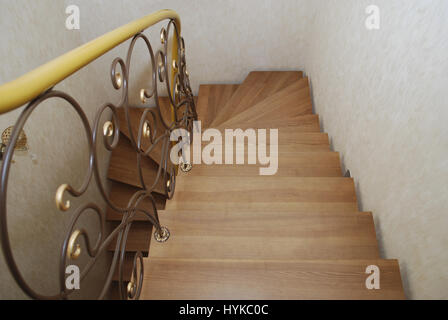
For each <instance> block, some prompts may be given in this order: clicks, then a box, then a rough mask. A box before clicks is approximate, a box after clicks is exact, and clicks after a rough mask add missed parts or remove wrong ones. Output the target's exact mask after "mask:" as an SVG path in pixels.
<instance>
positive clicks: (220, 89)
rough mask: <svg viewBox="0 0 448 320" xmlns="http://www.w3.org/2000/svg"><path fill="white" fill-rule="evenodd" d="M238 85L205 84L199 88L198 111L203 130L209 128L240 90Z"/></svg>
mask: <svg viewBox="0 0 448 320" xmlns="http://www.w3.org/2000/svg"><path fill="white" fill-rule="evenodd" d="M238 87H239V85H238V84H205V85H204V84H203V85H200V87H199V95H198V97H199V98H198V103H197V106H196V111H197V113H198V117H199V120H200V121H201V122H202V128H208V127H209V126H210V124H211V123H212V121H213V120H214V119H215V118H216V115H217V114H218V113H219V112H220V110H221V109H222V108H223V107H224V105H225V104H226V103H227V101H228V100H230V98H231V97H232V96H233V94H234V93H235V91H236V90H237V89H238Z"/></svg>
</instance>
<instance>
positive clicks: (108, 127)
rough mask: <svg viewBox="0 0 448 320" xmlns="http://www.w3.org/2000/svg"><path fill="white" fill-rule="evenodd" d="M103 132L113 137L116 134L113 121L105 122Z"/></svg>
mask: <svg viewBox="0 0 448 320" xmlns="http://www.w3.org/2000/svg"><path fill="white" fill-rule="evenodd" d="M103 134H104V136H105V137H112V135H113V134H114V124H113V123H112V122H111V121H107V122H106V123H104V126H103Z"/></svg>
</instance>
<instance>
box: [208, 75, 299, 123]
mask: <svg viewBox="0 0 448 320" xmlns="http://www.w3.org/2000/svg"><path fill="white" fill-rule="evenodd" d="M302 75H303V73H302V72H300V71H254V72H251V73H249V75H248V76H247V77H246V79H245V80H244V82H243V83H242V84H241V85H240V86H239V87H238V89H237V90H236V92H235V93H234V94H233V96H232V97H231V98H230V99H229V100H228V102H227V103H226V104H225V105H224V107H223V108H222V109H221V111H220V112H219V113H218V115H217V116H216V118H215V120H214V121H213V122H212V127H216V126H217V125H219V124H220V123H223V122H225V121H226V120H228V119H230V118H231V117H232V116H233V115H235V114H238V113H239V112H241V111H242V110H245V109H247V108H248V107H250V106H252V105H254V104H256V103H258V102H260V101H262V100H264V99H265V98H266V97H269V96H270V95H272V94H274V93H275V92H277V91H279V90H281V89H283V88H284V87H286V86H288V85H289V84H290V83H291V82H293V81H295V80H297V79H300V78H301V77H302Z"/></svg>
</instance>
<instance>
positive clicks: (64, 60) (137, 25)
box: [0, 9, 181, 114]
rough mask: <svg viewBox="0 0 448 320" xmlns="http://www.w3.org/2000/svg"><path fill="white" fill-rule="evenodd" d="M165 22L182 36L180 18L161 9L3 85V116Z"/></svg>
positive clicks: (0, 104)
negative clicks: (143, 31)
mask: <svg viewBox="0 0 448 320" xmlns="http://www.w3.org/2000/svg"><path fill="white" fill-rule="evenodd" d="M166 19H172V20H174V21H175V22H176V25H177V28H178V30H179V34H180V33H181V24H180V17H179V15H178V14H177V13H176V12H175V11H173V10H168V9H165V10H160V11H158V12H155V13H152V14H150V15H147V16H145V17H143V18H141V19H138V20H135V21H133V22H131V23H128V24H126V25H124V26H122V27H120V28H118V29H115V30H113V31H111V32H109V33H106V34H105V35H103V36H101V37H99V38H97V39H95V40H92V41H90V42H88V43H86V44H84V45H82V46H80V47H78V48H76V49H74V50H72V51H70V52H68V53H66V54H64V55H62V56H60V57H58V58H56V59H54V60H52V61H50V62H48V63H46V64H44V65H42V66H40V67H38V68H37V69H35V70H33V71H31V72H29V73H27V74H25V75H23V76H21V77H19V78H17V79H15V80H13V81H11V82H8V83H6V84H3V85H1V86H0V114H3V113H6V112H9V111H12V110H14V109H16V108H18V107H20V106H22V105H24V104H25V103H27V102H29V101H31V100H33V99H35V98H37V97H38V96H39V95H40V94H41V93H42V92H44V91H46V90H48V89H50V88H51V87H53V86H54V85H56V84H57V83H59V82H61V81H62V80H64V79H65V78H67V77H68V76H70V75H72V74H73V73H75V72H76V71H78V70H80V69H81V68H83V67H85V66H86V65H88V64H89V63H91V62H92V61H94V60H96V59H97V58H99V57H101V56H102V55H104V54H105V53H106V52H108V51H110V50H111V49H113V48H115V47H116V46H118V45H119V44H121V43H123V42H125V41H126V40H128V39H130V38H132V37H133V36H134V35H135V34H137V33H138V32H140V31H142V30H144V29H147V28H148V27H150V26H152V25H154V24H156V23H158V22H161V21H163V20H166ZM174 37H176V34H174ZM173 44H174V45H173V48H172V52H173V59H174V60H177V50H178V48H177V45H176V44H177V41H176V40H175V41H173Z"/></svg>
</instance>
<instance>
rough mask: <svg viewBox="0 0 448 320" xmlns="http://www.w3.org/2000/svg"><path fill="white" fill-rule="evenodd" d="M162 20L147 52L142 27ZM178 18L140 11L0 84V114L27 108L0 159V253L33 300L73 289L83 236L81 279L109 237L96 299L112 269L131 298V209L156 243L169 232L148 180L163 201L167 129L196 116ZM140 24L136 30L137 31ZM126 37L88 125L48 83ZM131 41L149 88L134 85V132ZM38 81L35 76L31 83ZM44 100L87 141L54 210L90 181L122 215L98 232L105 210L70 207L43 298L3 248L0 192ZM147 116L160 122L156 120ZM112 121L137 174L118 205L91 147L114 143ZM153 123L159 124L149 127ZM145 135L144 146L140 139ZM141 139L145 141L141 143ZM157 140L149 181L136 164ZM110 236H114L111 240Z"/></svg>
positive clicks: (137, 280)
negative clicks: (166, 108) (83, 169)
mask: <svg viewBox="0 0 448 320" xmlns="http://www.w3.org/2000/svg"><path fill="white" fill-rule="evenodd" d="M163 20H168V22H167V26H166V27H165V28H162V31H161V39H160V40H161V43H162V46H161V49H159V50H158V51H156V52H154V51H153V48H152V46H151V43H150V41H149V39H148V38H147V37H146V36H145V34H144V33H143V32H144V30H146V29H147V28H148V27H150V26H152V25H154V24H155V23H158V22H160V21H163ZM180 27H181V26H180V19H179V17H178V15H177V14H176V13H175V12H174V11H171V10H162V11H160V12H157V13H155V14H152V15H149V16H147V17H144V18H142V19H140V20H137V21H135V22H132V23H130V24H128V25H126V26H124V27H121V28H119V29H117V30H115V31H113V32H111V33H109V34H106V35H105V36H102V37H100V38H98V39H96V40H94V41H92V42H90V43H89V44H87V45H85V46H82V47H80V48H78V49H75V50H73V51H72V52H70V53H68V54H66V55H64V56H61V57H60V58H58V59H56V60H54V61H52V62H50V63H48V64H46V65H44V66H43V67H40V68H38V69H36V70H34V71H32V72H31V73H29V74H27V75H25V76H23V77H21V78H19V79H17V80H15V81H13V82H10V83H8V84H5V85H3V86H1V87H0V97H1V98H0V113H5V112H8V111H11V110H13V109H15V108H18V107H20V106H22V105H24V104H26V103H28V104H27V106H26V107H25V109H24V110H23V112H22V113H21V114H20V116H19V118H18V120H17V122H16V124H15V125H14V128H13V131H12V134H11V136H10V139H9V143H8V145H7V146H6V148H5V150H4V152H3V163H2V166H1V182H0V228H1V229H0V231H1V242H2V248H3V253H4V256H5V259H6V262H7V265H8V267H9V270H10V271H11V273H12V275H13V277H14V279H15V281H16V282H17V284H18V285H19V286H20V288H21V289H22V290H23V291H24V292H25V293H26V294H27V295H28V296H29V297H31V298H34V299H68V298H69V297H70V295H71V294H72V293H73V291H72V290H68V289H67V288H66V286H65V278H66V274H65V272H66V267H67V265H68V264H70V261H72V260H75V259H77V258H78V257H79V256H80V254H81V247H80V245H79V241H80V240H81V238H84V241H85V243H86V248H87V254H88V257H89V261H88V263H87V264H86V266H85V268H84V269H83V270H81V281H82V279H84V278H85V277H86V275H87V274H89V272H90V271H91V270H92V269H93V267H94V266H95V264H96V262H97V260H98V257H99V256H100V255H101V254H102V253H104V252H105V251H106V250H107V248H108V246H109V245H110V244H111V243H112V242H113V241H116V246H115V251H114V254H113V258H112V262H111V265H110V268H109V270H108V275H107V279H106V281H105V283H104V286H103V288H102V290H101V293H100V294H99V296H98V298H99V299H102V298H105V297H106V296H107V294H108V291H109V288H110V285H111V283H112V279H113V275H114V272H116V269H117V268H118V273H119V294H120V297H121V298H122V299H138V298H139V296H140V292H141V288H142V282H143V258H142V253H141V252H137V253H136V254H135V256H134V264H133V268H132V276H131V281H130V282H129V283H128V284H127V285H126V284H125V282H124V281H123V278H124V277H123V272H124V261H125V250H126V243H127V239H128V235H129V232H130V228H131V225H132V223H133V222H134V221H135V217H136V215H137V214H139V215H141V214H143V215H144V216H145V217H146V218H147V220H148V221H149V222H151V223H152V224H153V226H154V228H155V231H154V237H155V240H157V241H159V242H163V241H166V240H167V239H168V237H169V231H168V229H167V228H166V227H163V226H162V225H161V223H160V221H159V217H158V214H157V208H156V205H155V200H154V198H153V191H154V188H155V186H156V185H158V184H160V182H162V184H163V185H164V188H165V196H166V198H167V199H171V198H172V196H173V193H174V188H175V182H176V173H177V165H174V164H173V163H172V162H171V161H170V159H169V154H170V144H171V142H170V134H171V132H172V131H173V130H175V129H178V128H184V129H187V131H188V132H191V130H192V127H193V125H192V124H193V120H195V119H196V118H197V115H196V111H195V104H194V97H193V94H192V90H191V88H190V83H189V76H188V72H187V69H186V60H185V44H184V40H183V38H182V37H181V29H180ZM142 30H143V31H142ZM128 39H132V40H131V43H130V45H129V49H128V52H127V57H126V58H125V59H122V58H116V59H115V60H113V62H112V65H111V69H110V75H111V80H112V86H113V87H114V88H115V89H116V90H121V98H120V101H119V102H118V103H117V104H113V103H106V104H104V105H103V106H102V107H101V108H100V109H99V110H98V111H97V113H96V117H95V120H94V125H93V128H91V126H90V124H89V120H88V119H87V116H86V114H85V113H84V111H83V109H82V107H81V106H80V105H79V104H78V102H77V101H76V100H75V99H74V98H73V97H71V96H70V95H68V94H67V93H64V92H62V91H59V90H57V89H56V88H54V86H55V85H57V84H58V83H59V82H61V81H62V80H63V79H65V78H66V77H68V76H70V75H71V74H73V73H75V72H76V71H77V70H79V69H80V68H82V67H83V66H85V65H87V64H89V63H90V62H92V61H93V60H95V59H96V58H97V57H99V56H101V55H103V54H104V53H106V52H108V51H109V50H111V49H112V48H114V47H116V46H118V45H119V44H121V43H123V42H124V41H126V40H128ZM138 41H142V42H144V43H145V44H146V47H147V49H148V55H149V58H150V64H151V69H152V70H151V77H152V88H143V89H141V90H140V98H141V101H142V106H141V107H142V108H143V113H142V115H141V118H140V123H139V127H138V134H137V135H135V134H133V132H135V131H133V130H132V128H131V126H132V123H131V120H130V110H129V109H130V106H129V79H130V78H129V70H130V63H131V58H132V53H133V50H134V46H135V44H136V43H137V42H138ZM169 45H171V48H172V53H171V57H172V60H171V61H168V56H169V52H168V48H169ZM36 79H40V81H36ZM160 85H163V86H164V87H166V90H167V92H168V96H169V100H170V102H171V106H170V107H171V110H170V112H171V115H172V117H171V122H169V121H166V119H164V117H163V116H162V110H161V105H160V103H159V86H160ZM50 99H63V100H65V101H67V102H68V103H69V105H70V106H71V107H72V108H73V109H74V110H75V111H76V113H77V115H78V116H79V119H80V120H81V122H82V124H83V126H84V130H85V133H86V135H87V140H88V141H87V142H88V146H89V167H88V172H87V174H86V176H85V177H84V181H83V183H82V186H81V187H80V188H74V187H73V186H71V185H70V184H68V183H67V184H63V185H61V186H60V187H59V188H58V189H57V190H56V195H55V202H56V206H57V208H58V209H59V210H60V211H67V210H69V209H70V202H69V201H64V197H65V196H66V195H67V194H69V195H71V196H73V197H81V196H82V195H84V194H85V193H86V190H87V188H88V187H89V185H90V184H92V183H95V184H96V186H97V187H98V189H99V192H100V194H101V197H102V199H103V200H104V201H105V202H106V203H107V206H108V207H109V208H112V209H113V210H115V211H116V212H119V213H121V214H122V220H121V223H120V224H119V226H118V227H116V228H115V229H114V230H112V231H111V232H110V233H109V234H106V227H105V223H104V221H105V220H106V219H105V212H104V211H103V210H101V208H100V207H99V206H98V205H97V204H95V203H87V204H84V205H82V206H80V207H79V208H77V209H76V210H74V211H73V217H72V219H71V223H70V225H69V227H68V230H67V232H66V236H65V239H64V242H63V243H62V244H61V252H60V266H59V291H58V292H57V293H56V294H54V295H51V296H48V295H43V294H40V293H38V292H36V291H35V290H34V289H33V288H32V287H31V286H30V285H29V284H28V283H27V281H26V280H25V279H24V277H23V276H22V273H21V271H20V268H19V266H18V265H17V263H16V259H15V258H14V253H13V250H12V248H11V243H10V236H9V234H8V224H7V190H8V178H9V173H10V167H11V162H12V157H13V153H14V147H15V146H16V143H17V141H18V138H19V136H20V134H21V132H22V129H23V127H24V125H25V124H26V122H27V120H28V118H29V117H30V115H31V114H32V113H33V112H34V111H35V110H36V109H37V108H39V105H41V103H42V102H44V101H46V100H50ZM106 110H110V112H111V113H112V118H111V119H110V120H109V121H106V122H105V123H102V122H101V119H102V118H103V117H102V116H103V115H104V114H105V112H106ZM120 111H121V112H124V114H125V119H126V121H125V123H119V117H118V112H120ZM155 121H161V124H159V125H156V124H155ZM120 126H127V129H128V131H129V140H130V143H131V145H132V148H133V152H135V154H136V164H137V167H138V173H139V174H138V175H139V177H138V179H139V181H140V183H141V186H142V187H141V188H139V190H138V191H137V192H135V194H133V196H132V197H131V198H130V199H129V202H128V205H127V206H126V207H120V206H118V205H117V204H115V203H114V201H113V199H111V198H110V197H109V196H108V194H107V191H106V188H105V186H104V185H103V182H102V181H101V177H100V173H99V172H100V169H99V163H98V154H97V149H98V145H99V144H100V143H102V144H104V147H105V148H106V149H107V150H109V151H112V150H114V149H115V147H116V146H117V144H118V142H119V139H120ZM156 127H158V128H160V127H162V128H163V130H162V131H160V130H158V131H159V132H157V133H156ZM144 140H146V141H145V144H144V145H145V149H143V142H144ZM148 141H149V143H148ZM158 145H159V146H161V149H162V152H161V158H160V161H159V162H158V163H159V167H158V172H157V176H156V178H155V181H154V182H153V184H152V185H148V184H147V183H145V180H144V177H143V172H142V167H141V162H142V161H143V159H144V158H145V157H148V156H149V153H150V152H151V151H152V150H153V149H154V148H155V147H156V146H158ZM148 199H149V200H150V201H151V202H152V212H148V211H147V210H144V209H142V208H141V206H140V204H141V203H142V202H143V201H147V200H148ZM87 211H94V212H95V213H96V216H97V217H98V219H99V221H100V225H101V230H100V233H99V234H98V240H96V243H92V237H91V236H89V235H88V233H87V232H86V231H85V230H84V229H82V228H81V229H78V228H77V222H78V221H79V219H80V217H81V216H83V214H84V213H85V212H87ZM115 239H116V240H115Z"/></svg>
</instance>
